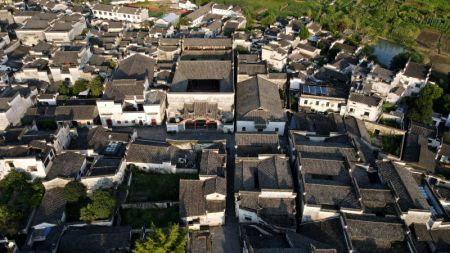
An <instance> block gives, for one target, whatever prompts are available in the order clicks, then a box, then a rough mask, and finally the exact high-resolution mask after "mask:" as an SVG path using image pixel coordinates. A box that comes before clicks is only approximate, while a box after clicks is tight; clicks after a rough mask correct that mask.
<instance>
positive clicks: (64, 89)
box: [58, 83, 72, 96]
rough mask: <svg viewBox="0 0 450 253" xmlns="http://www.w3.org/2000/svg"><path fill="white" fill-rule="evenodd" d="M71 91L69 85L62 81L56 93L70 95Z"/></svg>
mask: <svg viewBox="0 0 450 253" xmlns="http://www.w3.org/2000/svg"><path fill="white" fill-rule="evenodd" d="M71 92H72V91H71V89H70V87H69V86H68V85H67V84H65V83H62V84H61V85H59V87H58V93H59V94H60V95H66V96H70V94H71Z"/></svg>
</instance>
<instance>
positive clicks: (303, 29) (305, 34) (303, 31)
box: [298, 25, 310, 40]
mask: <svg viewBox="0 0 450 253" xmlns="http://www.w3.org/2000/svg"><path fill="white" fill-rule="evenodd" d="M298 36H299V37H300V39H302V40H306V39H307V38H309V36H310V34H309V31H308V28H307V27H306V26H304V25H302V27H301V28H300V31H299V32H298Z"/></svg>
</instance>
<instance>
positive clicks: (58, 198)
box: [32, 187, 66, 226]
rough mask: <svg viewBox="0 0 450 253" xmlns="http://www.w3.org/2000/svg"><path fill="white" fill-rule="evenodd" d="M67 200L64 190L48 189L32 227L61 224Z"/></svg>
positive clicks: (61, 188)
mask: <svg viewBox="0 0 450 253" xmlns="http://www.w3.org/2000/svg"><path fill="white" fill-rule="evenodd" d="M65 206H66V200H65V199H64V188H63V187H56V188H51V189H47V190H46V191H45V194H44V197H43V198H42V201H41V205H40V206H39V208H38V209H37V211H36V214H35V215H34V218H33V222H32V226H36V225H39V224H41V223H44V222H45V223H50V224H59V222H60V221H61V219H62V216H63V213H64V209H65Z"/></svg>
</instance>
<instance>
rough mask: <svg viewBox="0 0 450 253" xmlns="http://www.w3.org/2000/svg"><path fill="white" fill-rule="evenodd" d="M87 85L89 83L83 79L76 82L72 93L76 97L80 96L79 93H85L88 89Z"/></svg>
mask: <svg viewBox="0 0 450 253" xmlns="http://www.w3.org/2000/svg"><path fill="white" fill-rule="evenodd" d="M86 84H87V82H86V81H85V80H82V79H80V80H77V81H75V84H74V85H73V88H72V92H73V93H74V94H75V95H78V93H80V92H83V91H85V90H86V89H87V85H86Z"/></svg>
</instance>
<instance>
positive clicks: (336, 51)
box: [328, 45, 342, 62]
mask: <svg viewBox="0 0 450 253" xmlns="http://www.w3.org/2000/svg"><path fill="white" fill-rule="evenodd" d="M341 50H342V48H341V46H339V45H336V46H334V47H333V48H330V50H328V62H332V61H334V59H336V56H337V55H338V54H339V52H341Z"/></svg>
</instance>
